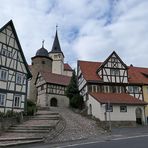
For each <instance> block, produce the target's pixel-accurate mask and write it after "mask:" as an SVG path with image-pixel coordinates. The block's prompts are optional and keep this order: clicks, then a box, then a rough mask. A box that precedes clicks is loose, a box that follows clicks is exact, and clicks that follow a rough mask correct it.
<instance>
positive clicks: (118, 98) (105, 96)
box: [89, 93, 147, 105]
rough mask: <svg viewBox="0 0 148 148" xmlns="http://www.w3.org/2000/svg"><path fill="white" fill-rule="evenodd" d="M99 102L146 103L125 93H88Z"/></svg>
mask: <svg viewBox="0 0 148 148" xmlns="http://www.w3.org/2000/svg"><path fill="white" fill-rule="evenodd" d="M89 94H90V95H91V96H92V97H94V98H95V99H96V100H97V101H99V102H100V103H108V102H109V103H112V104H128V105H130V104H131V105H146V104H147V103H146V102H144V101H142V100H139V99H136V98H134V97H133V96H131V95H129V94H125V93H89Z"/></svg>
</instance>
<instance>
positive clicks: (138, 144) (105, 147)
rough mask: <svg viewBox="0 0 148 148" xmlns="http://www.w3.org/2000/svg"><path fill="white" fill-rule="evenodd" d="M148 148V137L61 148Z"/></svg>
mask: <svg viewBox="0 0 148 148" xmlns="http://www.w3.org/2000/svg"><path fill="white" fill-rule="evenodd" d="M131 147H133V148H147V147H148V135H145V136H141V137H129V138H127V139H114V140H111V141H103V142H94V143H93V142H92V143H84V144H79V145H69V146H64V147H60V148H131Z"/></svg>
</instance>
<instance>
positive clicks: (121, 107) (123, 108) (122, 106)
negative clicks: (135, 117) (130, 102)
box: [120, 105, 127, 113]
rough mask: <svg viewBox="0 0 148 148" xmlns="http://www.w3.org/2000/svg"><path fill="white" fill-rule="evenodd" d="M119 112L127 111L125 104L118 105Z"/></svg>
mask: <svg viewBox="0 0 148 148" xmlns="http://www.w3.org/2000/svg"><path fill="white" fill-rule="evenodd" d="M120 112H122V113H125V112H127V106H126V105H121V106H120Z"/></svg>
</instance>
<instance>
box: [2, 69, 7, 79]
mask: <svg viewBox="0 0 148 148" xmlns="http://www.w3.org/2000/svg"><path fill="white" fill-rule="evenodd" d="M7 75H8V71H7V70H4V69H0V80H7Z"/></svg>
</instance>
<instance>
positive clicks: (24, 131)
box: [6, 129, 50, 133]
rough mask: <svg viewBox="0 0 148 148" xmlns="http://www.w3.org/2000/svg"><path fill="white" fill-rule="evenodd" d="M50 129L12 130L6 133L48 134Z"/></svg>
mask: <svg viewBox="0 0 148 148" xmlns="http://www.w3.org/2000/svg"><path fill="white" fill-rule="evenodd" d="M49 131H50V129H48V130H46V129H30V130H27V129H13V130H11V129H10V130H8V131H6V132H7V133H10V132H11V133H49Z"/></svg>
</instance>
